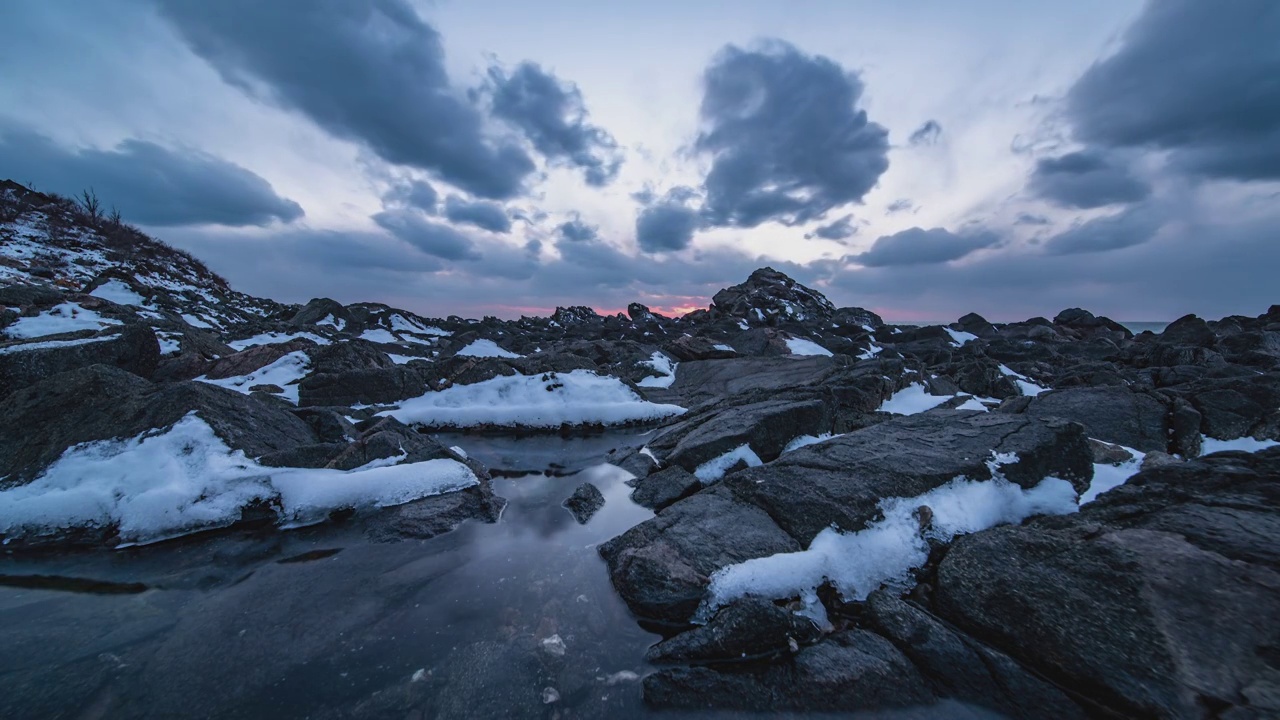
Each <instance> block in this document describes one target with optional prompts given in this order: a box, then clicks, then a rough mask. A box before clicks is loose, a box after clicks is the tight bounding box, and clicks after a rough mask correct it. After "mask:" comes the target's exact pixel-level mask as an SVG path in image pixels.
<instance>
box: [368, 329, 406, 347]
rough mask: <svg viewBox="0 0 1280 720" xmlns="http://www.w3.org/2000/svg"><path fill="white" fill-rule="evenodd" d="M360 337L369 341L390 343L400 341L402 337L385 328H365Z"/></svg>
mask: <svg viewBox="0 0 1280 720" xmlns="http://www.w3.org/2000/svg"><path fill="white" fill-rule="evenodd" d="M360 339H361V340H368V341H369V342H376V343H389V344H396V343H399V342H400V338H398V337H396V336H395V335H392V334H391V333H390V332H389V331H387V330H384V329H383V328H371V329H369V330H365V331H364V332H362V333H360Z"/></svg>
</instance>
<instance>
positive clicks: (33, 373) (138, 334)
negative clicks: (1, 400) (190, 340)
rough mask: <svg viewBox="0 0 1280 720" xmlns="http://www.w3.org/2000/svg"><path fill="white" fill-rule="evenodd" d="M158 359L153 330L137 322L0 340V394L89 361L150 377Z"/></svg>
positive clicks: (86, 365) (156, 343)
mask: <svg viewBox="0 0 1280 720" xmlns="http://www.w3.org/2000/svg"><path fill="white" fill-rule="evenodd" d="M159 362H160V343H159V342H158V341H157V340H156V336H155V333H154V332H152V331H151V328H149V327H147V326H145V325H141V324H137V323H128V324H125V325H124V326H122V327H120V328H118V329H115V328H113V329H111V330H107V331H103V332H100V333H96V334H88V333H72V334H65V335H54V336H50V337H41V338H33V339H31V340H28V341H19V342H11V343H4V342H3V341H0V397H4V396H5V395H8V394H9V393H10V392H13V391H15V390H18V389H19V388H23V387H26V386H28V385H31V384H33V383H36V382H39V381H41V380H44V379H45V378H49V377H53V376H54V375H57V374H58V373H63V372H67V371H70V370H76V369H78V368H84V367H88V366H90V365H112V366H115V367H118V368H120V369H122V370H125V371H127V372H130V373H133V374H134V375H137V376H139V377H151V374H152V373H154V372H155V369H156V365H157V363H159Z"/></svg>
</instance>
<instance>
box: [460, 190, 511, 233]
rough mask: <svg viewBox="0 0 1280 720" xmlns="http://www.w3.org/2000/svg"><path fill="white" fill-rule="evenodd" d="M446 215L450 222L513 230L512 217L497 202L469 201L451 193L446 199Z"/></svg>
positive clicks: (506, 230) (498, 231)
mask: <svg viewBox="0 0 1280 720" xmlns="http://www.w3.org/2000/svg"><path fill="white" fill-rule="evenodd" d="M444 216H445V217H446V218H448V219H449V222H454V223H467V224H469V225H475V226H476V227H478V228H480V229H482V230H488V231H489V232H496V233H508V232H511V218H509V217H507V213H506V211H505V210H503V209H502V206H501V205H499V204H497V203H491V202H484V201H477V202H467V201H466V200H464V199H462V198H460V197H458V196H457V195H450V196H449V197H448V198H447V199H445V201H444Z"/></svg>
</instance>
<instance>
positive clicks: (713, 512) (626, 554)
mask: <svg viewBox="0 0 1280 720" xmlns="http://www.w3.org/2000/svg"><path fill="white" fill-rule="evenodd" d="M799 549H800V545H799V543H797V542H796V541H795V540H794V539H793V538H791V537H790V536H789V535H787V534H786V533H785V532H783V531H782V529H781V528H779V527H778V526H777V524H775V523H774V522H773V520H772V519H771V518H770V517H769V516H768V514H766V513H765V512H764V511H763V510H761V509H760V508H758V507H756V506H754V505H751V504H748V503H745V502H743V501H741V500H739V499H738V498H737V497H735V496H734V494H733V493H732V492H731V491H730V490H729V488H728V487H727V486H725V485H717V486H715V487H712V488H709V489H707V490H704V491H702V492H699V493H697V494H695V495H692V496H690V497H688V498H685V499H684V500H681V501H679V502H677V503H675V504H674V505H671V506H670V507H668V508H667V509H665V510H663V511H662V512H660V513H659V514H658V515H657V517H654V518H653V519H651V520H647V521H645V522H643V523H641V524H639V525H637V526H635V527H633V528H631V529H630V530H628V531H627V532H625V533H623V534H621V535H619V536H618V537H616V538H613V539H612V540H609V541H608V542H606V543H603V544H601V545H600V548H599V550H600V555H601V557H603V558H604V560H605V563H606V564H607V565H608V566H609V579H610V580H611V581H612V582H613V586H614V588H615V589H617V591H618V594H620V595H621V596H622V598H623V600H625V601H626V603H627V605H628V607H630V608H631V611H632V612H633V613H635V614H636V615H637V616H638V617H640V618H641V619H643V620H647V621H650V622H654V623H658V624H667V625H674V626H680V625H683V624H684V623H686V622H687V621H688V619H689V618H690V617H692V616H693V613H694V611H695V610H696V609H697V607H698V603H700V602H701V601H702V596H703V592H704V590H705V589H706V586H707V583H708V576H709V575H710V574H711V573H712V572H715V571H716V570H718V569H720V568H722V567H724V566H726V565H732V564H734V563H738V562H742V561H743V560H748V559H750V558H755V557H764V556H767V555H773V554H775V553H780V552H795V551H797V550H799Z"/></svg>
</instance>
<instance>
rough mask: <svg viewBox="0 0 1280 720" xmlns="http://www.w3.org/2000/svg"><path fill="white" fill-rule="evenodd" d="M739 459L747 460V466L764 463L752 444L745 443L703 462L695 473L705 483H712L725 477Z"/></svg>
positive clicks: (757, 465) (756, 465)
mask: <svg viewBox="0 0 1280 720" xmlns="http://www.w3.org/2000/svg"><path fill="white" fill-rule="evenodd" d="M738 461H742V462H745V463H746V464H747V467H759V466H761V465H763V464H764V462H763V461H761V460H760V456H759V455H756V453H755V451H754V450H752V449H751V446H750V445H745V444H744V445H739V446H738V447H736V448H734V449H732V450H730V451H729V452H727V453H725V454H723V455H721V456H719V457H715V458H712V459H710V460H708V461H706V462H704V463H702V464H701V465H699V466H698V469H697V470H694V471H693V474H694V475H695V476H696V477H697V478H698V479H699V480H701V481H702V484H703V485H710V484H711V483H713V482H715V481H717V480H719V479H720V478H722V477H724V474H725V473H726V472H728V471H729V468H731V467H733V466H734V465H737V464H738Z"/></svg>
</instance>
